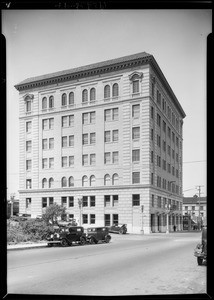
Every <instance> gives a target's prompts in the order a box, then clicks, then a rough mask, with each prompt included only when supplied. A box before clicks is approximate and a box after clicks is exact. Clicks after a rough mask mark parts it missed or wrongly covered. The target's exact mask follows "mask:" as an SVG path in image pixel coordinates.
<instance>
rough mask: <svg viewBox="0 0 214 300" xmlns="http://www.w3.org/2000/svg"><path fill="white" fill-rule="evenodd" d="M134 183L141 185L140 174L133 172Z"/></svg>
mask: <svg viewBox="0 0 214 300" xmlns="http://www.w3.org/2000/svg"><path fill="white" fill-rule="evenodd" d="M132 183H133V184H135V183H140V172H132Z"/></svg>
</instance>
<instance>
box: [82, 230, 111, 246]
mask: <svg viewBox="0 0 214 300" xmlns="http://www.w3.org/2000/svg"><path fill="white" fill-rule="evenodd" d="M86 238H87V242H89V243H90V244H97V243H98V242H99V241H102V242H106V243H109V242H110V240H111V236H110V234H109V231H108V228H107V227H93V228H87V236H86Z"/></svg>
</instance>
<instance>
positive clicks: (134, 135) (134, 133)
mask: <svg viewBox="0 0 214 300" xmlns="http://www.w3.org/2000/svg"><path fill="white" fill-rule="evenodd" d="M139 138H140V127H133V128H132V139H133V140H135V139H139Z"/></svg>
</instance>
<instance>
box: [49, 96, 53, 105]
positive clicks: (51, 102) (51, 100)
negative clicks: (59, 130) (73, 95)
mask: <svg viewBox="0 0 214 300" xmlns="http://www.w3.org/2000/svg"><path fill="white" fill-rule="evenodd" d="M53 107H54V97H53V96H50V97H49V108H53Z"/></svg>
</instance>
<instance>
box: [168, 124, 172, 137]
mask: <svg viewBox="0 0 214 300" xmlns="http://www.w3.org/2000/svg"><path fill="white" fill-rule="evenodd" d="M168 137H169V138H171V129H170V128H169V127H168Z"/></svg>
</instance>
